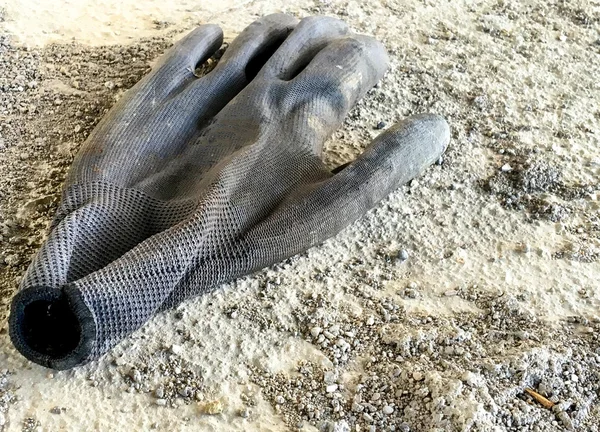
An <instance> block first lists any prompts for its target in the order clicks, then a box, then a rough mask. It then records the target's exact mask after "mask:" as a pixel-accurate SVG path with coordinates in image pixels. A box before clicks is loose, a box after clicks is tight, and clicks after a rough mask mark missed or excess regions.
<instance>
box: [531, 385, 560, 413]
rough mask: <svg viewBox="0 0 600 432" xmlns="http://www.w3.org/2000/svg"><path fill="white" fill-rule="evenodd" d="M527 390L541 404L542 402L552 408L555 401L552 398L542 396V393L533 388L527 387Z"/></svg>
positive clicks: (544, 405)
mask: <svg viewBox="0 0 600 432" xmlns="http://www.w3.org/2000/svg"><path fill="white" fill-rule="evenodd" d="M525 392H526V393H527V394H528V395H529V396H531V397H532V398H534V399H535V400H536V402H538V403H539V404H541V405H542V406H543V407H544V408H548V409H552V407H553V406H554V402H552V401H551V400H548V399H547V398H545V397H544V396H542V395H541V394H539V393H538V392H536V391H535V390H533V389H532V388H529V387H527V388H526V389H525Z"/></svg>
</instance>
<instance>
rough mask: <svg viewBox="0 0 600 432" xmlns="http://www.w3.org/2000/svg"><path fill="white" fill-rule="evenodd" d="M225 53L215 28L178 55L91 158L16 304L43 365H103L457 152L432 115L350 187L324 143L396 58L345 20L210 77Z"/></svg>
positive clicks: (376, 149)
mask: <svg viewBox="0 0 600 432" xmlns="http://www.w3.org/2000/svg"><path fill="white" fill-rule="evenodd" d="M221 43H222V34H221V30H220V29H219V28H218V27H216V26H213V25H205V26H201V27H199V28H198V29H196V30H194V31H193V32H191V33H190V34H189V35H188V36H186V37H185V38H184V39H182V40H181V41H180V42H178V43H176V44H175V45H174V46H173V47H172V48H171V49H170V50H169V51H168V52H167V53H166V54H165V56H164V57H163V58H162V60H161V62H160V63H159V64H158V66H157V67H156V68H155V69H154V70H153V71H152V72H151V73H150V74H149V75H148V76H146V77H145V78H144V79H143V80H141V81H140V82H139V83H138V84H137V85H135V86H134V87H133V88H132V89H131V90H129V91H128V92H127V93H126V94H125V95H124V96H123V97H122V98H121V99H120V100H119V102H118V103H117V104H116V105H115V106H114V107H113V108H112V110H111V111H110V112H109V113H108V114H107V115H106V117H105V118H104V119H103V120H102V121H101V122H100V124H99V125H98V126H97V127H96V129H95V130H94V131H93V133H92V134H91V135H90V136H89V138H88V139H87V141H86V142H85V144H84V145H83V147H82V148H81V151H80V152H79V154H78V155H77V157H76V159H75V161H74V162H73V166H72V167H71V170H70V172H69V174H68V177H67V180H66V184H65V186H64V190H63V195H62V201H61V204H60V206H59V209H58V212H57V215H56V217H55V219H54V222H53V224H52V227H51V232H50V234H49V237H48V239H47V240H46V241H45V243H44V244H43V245H42V247H41V249H40V251H39V252H38V253H37V255H36V257H35V258H34V259H33V262H32V263H31V265H30V267H29V269H28V270H27V273H26V274H25V276H24V279H23V282H22V284H21V289H20V291H19V292H18V293H17V294H16V296H15V298H14V300H13V303H12V310H11V315H10V321H9V322H10V335H11V338H12V341H13V343H14V344H15V346H16V348H17V349H18V350H19V351H20V352H21V353H22V354H23V355H24V356H25V357H27V358H28V359H30V360H32V361H34V362H36V363H39V364H41V365H44V366H47V367H50V368H54V369H68V368H71V367H73V366H76V365H80V364H84V363H86V362H89V361H92V360H94V359H97V358H99V357H100V356H101V355H102V354H103V353H105V352H106V351H107V350H109V349H110V348H111V347H113V346H114V345H115V344H117V343H118V342H119V341H120V340H122V339H123V338H124V337H126V336H127V335H128V334H130V333H131V332H133V331H134V330H136V329H138V328H139V327H140V326H142V325H143V324H144V323H145V322H146V321H147V320H149V319H150V318H151V317H152V316H153V315H155V314H156V313H158V312H159V311H161V310H165V309H168V308H171V307H173V306H175V305H177V304H179V303H180V302H182V301H183V300H184V299H186V298H189V297H191V296H194V295H198V294H201V293H205V292H207V291H208V290H210V289H212V288H215V287H217V286H218V285H219V284H222V283H224V282H227V281H230V280H232V279H234V278H236V277H239V276H242V275H246V274H249V273H251V272H254V271H256V270H258V269H261V268H264V267H266V266H269V265H271V264H273V263H276V262H278V261H281V260H284V259H286V258H288V257H290V256H292V255H295V254H297V253H300V252H303V251H305V250H306V249H308V248H309V247H311V246H313V245H316V244H319V243H321V242H322V241H324V240H325V239H327V238H329V237H331V236H333V235H335V234H336V233H338V232H339V231H340V230H342V229H343V228H344V227H346V226H347V225H348V224H350V223H352V222H353V221H355V220H356V219H358V218H359V217H360V216H361V215H363V214H364V213H365V212H367V211H368V210H369V209H371V208H372V207H373V206H374V205H375V204H376V203H377V202H378V201H380V200H381V199H382V198H384V197H386V196H387V195H388V194H389V193H390V192H391V191H393V190H395V189H396V188H398V187H399V186H400V185H401V184H403V183H405V182H407V181H409V180H410V179H412V178H413V177H415V176H417V175H418V174H419V173H420V172H422V171H423V170H424V169H425V168H426V167H427V166H429V165H430V164H432V163H433V162H434V161H436V160H437V159H438V158H439V157H440V155H441V154H442V153H443V151H444V150H445V148H446V146H447V144H448V142H449V128H448V125H447V123H446V122H445V121H444V120H443V119H442V118H440V117H438V116H435V115H418V116H415V117H412V118H409V119H408V120H405V121H403V122H401V123H399V124H397V125H395V126H394V127H392V128H390V129H389V130H387V131H386V132H384V133H383V134H381V135H380V136H379V137H378V138H377V139H375V141H374V142H373V143H372V144H371V145H370V146H369V147H368V148H367V149H366V150H365V152H364V153H363V154H362V155H360V157H359V158H358V159H357V160H356V161H354V162H353V163H351V164H349V165H348V166H346V167H344V168H343V169H341V170H340V171H339V172H337V173H335V174H334V173H332V172H331V171H330V170H328V169H327V168H326V167H325V165H324V164H323V162H322V160H321V151H322V146H323V143H324V142H325V140H326V139H327V138H328V137H329V136H330V135H331V134H332V133H333V132H334V131H335V130H336V129H337V128H339V127H340V126H341V124H342V121H343V119H344V117H345V116H346V114H347V113H348V111H349V110H350V109H351V108H352V106H353V105H354V104H355V103H356V102H357V100H358V99H359V98H361V97H362V96H363V95H364V94H365V93H366V91H367V90H368V89H370V88H371V87H372V86H374V85H375V83H377V81H379V80H380V79H381V77H382V76H383V74H384V72H385V70H386V68H387V55H386V52H385V49H384V48H383V46H382V45H381V44H380V43H379V42H377V41H376V40H374V39H372V38H370V37H366V36H361V35H355V34H351V33H349V32H348V29H347V27H346V25H345V24H344V23H343V22H342V21H339V20H337V19H333V18H327V17H310V18H306V19H303V20H302V21H300V22H299V23H298V22H297V21H296V20H295V18H293V17H290V16H287V15H280V14H279V15H270V16H266V17H264V18H262V19H260V20H258V21H256V22H254V23H253V24H251V25H250V26H249V27H248V28H246V29H245V30H244V31H243V32H242V33H241V34H240V35H239V36H238V37H237V38H236V39H235V41H234V42H233V43H232V44H231V46H230V47H229V48H228V49H227V50H226V52H225V54H224V55H223V57H222V58H221V60H220V61H219V63H218V65H217V66H216V67H215V68H214V69H213V70H212V71H211V72H209V73H208V74H207V75H205V76H203V77H201V78H198V77H196V76H195V75H194V70H195V68H196V66H197V65H198V64H201V63H202V62H204V61H205V60H206V59H208V58H209V57H210V56H211V55H213V54H214V53H215V52H216V51H217V50H218V48H219V47H220V46H221Z"/></svg>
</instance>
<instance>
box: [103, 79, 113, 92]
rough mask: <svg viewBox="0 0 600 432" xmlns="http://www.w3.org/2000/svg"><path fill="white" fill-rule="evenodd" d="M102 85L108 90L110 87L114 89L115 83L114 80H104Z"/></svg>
mask: <svg viewBox="0 0 600 432" xmlns="http://www.w3.org/2000/svg"><path fill="white" fill-rule="evenodd" d="M104 87H106V88H107V89H109V90H112V89H114V88H115V83H114V82H112V81H106V82H105V83H104Z"/></svg>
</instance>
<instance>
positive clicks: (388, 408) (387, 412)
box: [381, 405, 394, 415]
mask: <svg viewBox="0 0 600 432" xmlns="http://www.w3.org/2000/svg"><path fill="white" fill-rule="evenodd" d="M381 411H382V412H383V413H384V414H385V415H390V414H392V413H393V412H394V407H392V406H390V405H385V406H384V407H383V409H382V410H381Z"/></svg>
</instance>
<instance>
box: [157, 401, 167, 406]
mask: <svg viewBox="0 0 600 432" xmlns="http://www.w3.org/2000/svg"><path fill="white" fill-rule="evenodd" d="M166 404H167V400H166V399H156V405H158V406H165V405H166Z"/></svg>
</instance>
